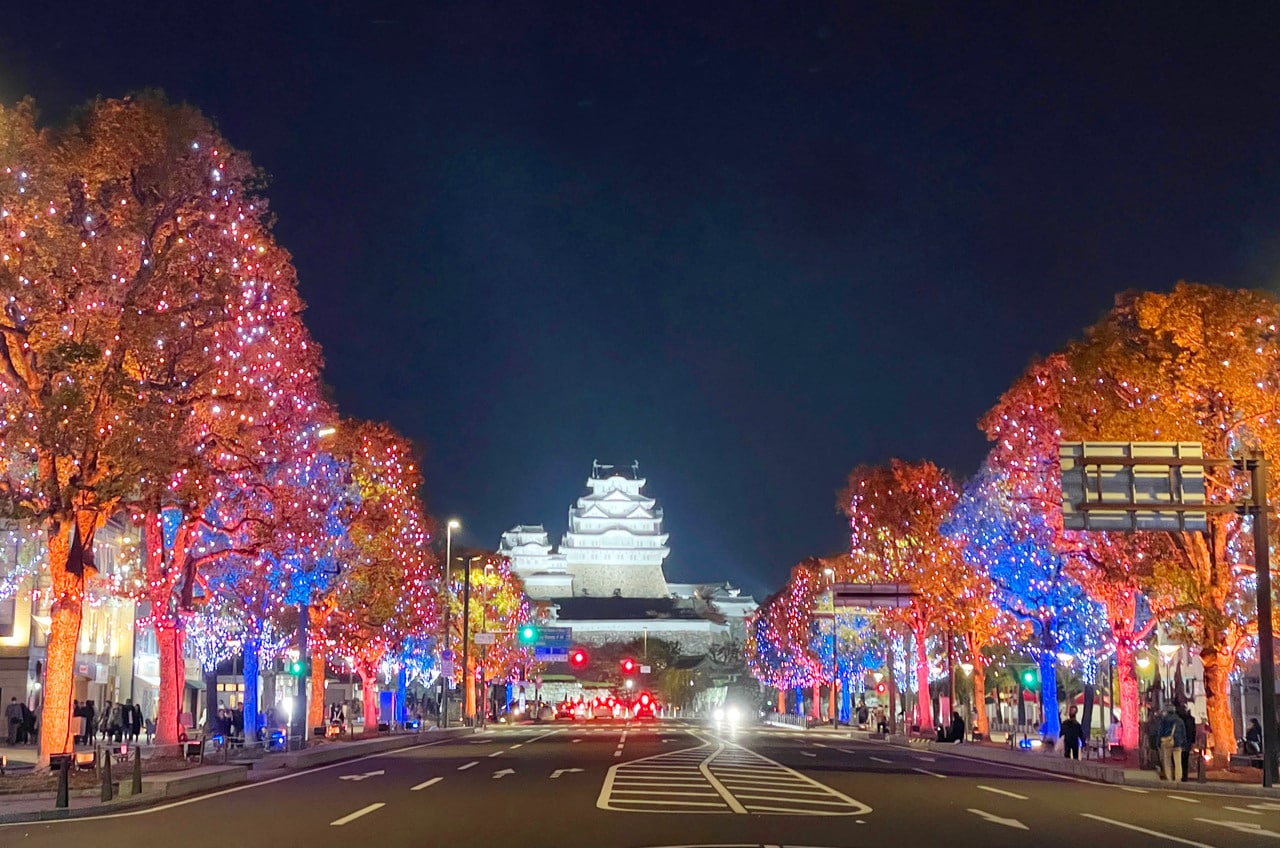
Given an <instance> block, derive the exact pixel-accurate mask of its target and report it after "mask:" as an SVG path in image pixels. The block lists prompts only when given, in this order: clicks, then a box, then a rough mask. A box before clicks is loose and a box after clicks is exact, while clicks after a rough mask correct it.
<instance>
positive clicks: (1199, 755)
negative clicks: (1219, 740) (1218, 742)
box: [1193, 749, 1209, 783]
mask: <svg viewBox="0 0 1280 848" xmlns="http://www.w3.org/2000/svg"><path fill="white" fill-rule="evenodd" d="M1193 750H1195V749H1193ZM1195 758H1196V761H1197V763H1198V764H1197V765H1196V783H1208V782H1209V776H1208V775H1206V774H1205V773H1204V770H1205V764H1204V751H1198V750H1197V751H1195Z"/></svg>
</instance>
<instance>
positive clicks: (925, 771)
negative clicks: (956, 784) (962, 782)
mask: <svg viewBox="0 0 1280 848" xmlns="http://www.w3.org/2000/svg"><path fill="white" fill-rule="evenodd" d="M911 770H912V771H918V772H920V773H921V774H927V775H929V776H930V777H937V778H941V779H942V780H946V779H947V776H946V775H945V774H938V773H937V772H936V771H929V770H928V769H922V768H913V769H911Z"/></svg>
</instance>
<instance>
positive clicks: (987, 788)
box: [978, 786, 1027, 801]
mask: <svg viewBox="0 0 1280 848" xmlns="http://www.w3.org/2000/svg"><path fill="white" fill-rule="evenodd" d="M978 788H979V789H982V790H985V791H987V792H994V793H996V794H997V795H1007V796H1008V797H1010V798H1017V799H1018V800H1019V801H1025V800H1027V796H1026V795H1019V794H1018V793H1017V792H1009V791H1008V790H1006V789H996V788H995V787H994V786H979V787H978Z"/></svg>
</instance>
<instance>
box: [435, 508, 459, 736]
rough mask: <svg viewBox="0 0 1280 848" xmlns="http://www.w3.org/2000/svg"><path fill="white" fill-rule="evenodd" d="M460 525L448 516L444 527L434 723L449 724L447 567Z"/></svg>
mask: <svg viewBox="0 0 1280 848" xmlns="http://www.w3.org/2000/svg"><path fill="white" fill-rule="evenodd" d="M460 527H462V524H461V522H459V521H458V519H456V518H450V519H449V523H448V524H446V525H445V528H444V615H442V616H441V619H443V620H444V650H442V651H441V652H440V670H441V674H440V685H441V687H442V688H441V691H440V715H439V716H438V717H437V719H436V724H437V725H439V726H440V727H448V726H449V679H448V678H447V677H445V676H444V673H443V672H444V658H445V657H446V656H448V655H449V569H450V568H451V567H452V565H453V531H454V530H457V529H459V528H460Z"/></svg>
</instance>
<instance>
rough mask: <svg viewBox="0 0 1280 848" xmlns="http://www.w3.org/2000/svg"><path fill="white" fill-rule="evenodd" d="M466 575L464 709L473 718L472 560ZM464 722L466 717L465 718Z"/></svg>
mask: <svg viewBox="0 0 1280 848" xmlns="http://www.w3.org/2000/svg"><path fill="white" fill-rule="evenodd" d="M466 569H467V571H466V575H465V576H464V577H463V583H462V685H463V689H462V693H463V695H462V699H463V700H462V709H463V710H464V711H465V712H466V714H467V718H468V719H469V718H473V716H472V708H473V707H474V705H475V698H476V681H475V677H473V676H472V674H471V672H470V669H469V668H468V665H469V663H470V661H471V560H467V561H466ZM463 722H464V724H465V722H466V719H464V720H463Z"/></svg>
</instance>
